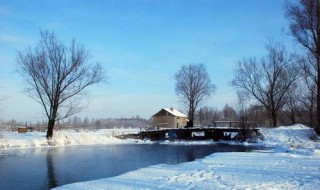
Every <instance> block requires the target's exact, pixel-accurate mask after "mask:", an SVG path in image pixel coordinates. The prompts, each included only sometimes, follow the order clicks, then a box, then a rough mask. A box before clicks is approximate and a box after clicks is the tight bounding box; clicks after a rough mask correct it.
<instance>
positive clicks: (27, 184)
mask: <svg viewBox="0 0 320 190" xmlns="http://www.w3.org/2000/svg"><path fill="white" fill-rule="evenodd" d="M254 149H259V148H258V147H250V146H249V147H248V146H240V145H226V144H211V145H163V144H129V145H103V146H102V145H99V146H68V147H54V148H35V149H15V150H0V189H33V190H38V189H50V188H53V187H56V186H60V185H65V184H69V183H75V182H80V181H88V180H94V179H100V178H106V177H112V176H116V175H120V174H123V173H125V172H128V171H132V170H136V169H139V168H143V167H147V166H150V165H156V164H179V163H182V162H189V161H193V160H195V159H200V158H203V157H205V156H207V155H210V154H212V153H215V152H248V151H252V150H254Z"/></svg>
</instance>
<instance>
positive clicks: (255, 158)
mask: <svg viewBox="0 0 320 190" xmlns="http://www.w3.org/2000/svg"><path fill="white" fill-rule="evenodd" d="M262 133H263V135H264V137H265V140H264V141H261V142H259V144H261V145H265V146H272V147H274V149H272V150H270V151H268V152H250V153H214V154H212V155H210V156H207V157H206V158H204V159H200V160H195V161H193V162H188V163H183V164H178V165H156V166H151V167H148V168H143V169H139V170H136V171H132V172H128V173H125V174H122V175H120V176H116V177H112V178H105V179H99V180H94V181H88V182H80V183H75V184H69V185H65V186H61V187H58V188H56V189H65V190H75V189H77V190H79V189H86V190H90V189H239V190H240V189H259V190H260V189H290V190H293V189H308V190H309V189H318V188H319V186H320V150H319V149H320V144H319V140H316V138H318V137H317V136H316V134H315V133H314V131H313V130H311V129H309V128H307V127H305V126H302V125H294V126H290V127H279V128H276V129H264V130H262Z"/></svg>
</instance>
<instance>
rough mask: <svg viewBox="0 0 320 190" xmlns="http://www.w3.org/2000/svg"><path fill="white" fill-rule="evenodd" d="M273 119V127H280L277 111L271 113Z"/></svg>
mask: <svg viewBox="0 0 320 190" xmlns="http://www.w3.org/2000/svg"><path fill="white" fill-rule="evenodd" d="M271 119H272V127H276V126H277V125H278V120H277V113H276V111H275V110H272V111H271Z"/></svg>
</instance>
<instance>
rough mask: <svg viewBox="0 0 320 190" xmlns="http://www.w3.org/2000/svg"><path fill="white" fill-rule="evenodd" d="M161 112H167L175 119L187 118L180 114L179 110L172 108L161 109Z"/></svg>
mask: <svg viewBox="0 0 320 190" xmlns="http://www.w3.org/2000/svg"><path fill="white" fill-rule="evenodd" d="M163 110H165V111H167V112H169V113H170V114H172V115H173V116H176V117H188V116H186V115H185V114H183V113H181V112H180V111H179V110H177V109H174V108H163Z"/></svg>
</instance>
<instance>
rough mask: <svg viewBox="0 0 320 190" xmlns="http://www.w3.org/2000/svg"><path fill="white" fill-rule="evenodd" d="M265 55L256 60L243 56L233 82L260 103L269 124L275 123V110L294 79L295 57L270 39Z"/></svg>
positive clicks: (295, 77)
mask: <svg viewBox="0 0 320 190" xmlns="http://www.w3.org/2000/svg"><path fill="white" fill-rule="evenodd" d="M266 49H267V52H268V54H267V56H265V57H263V58H261V60H260V61H258V60H257V59H256V58H244V59H243V60H242V61H239V62H238V65H237V68H236V72H235V76H234V79H233V80H232V83H231V84H232V85H233V86H234V87H236V88H238V89H239V90H240V91H241V94H243V95H245V96H246V97H248V98H253V99H255V100H257V101H258V102H259V103H261V104H262V105H263V106H264V108H265V109H266V111H267V112H268V114H269V118H270V120H271V126H277V124H278V118H277V116H278V112H279V110H280V109H281V108H282V107H283V105H284V104H285V103H286V102H285V100H286V99H285V95H286V92H287V91H288V90H289V88H290V87H291V85H292V84H293V83H294V81H295V80H296V79H297V77H298V75H297V72H298V70H297V69H296V67H295V56H293V55H289V54H288V53H287V52H286V51H285V49H284V47H283V46H282V45H281V44H279V43H272V42H270V43H269V44H268V45H267V46H266Z"/></svg>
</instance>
